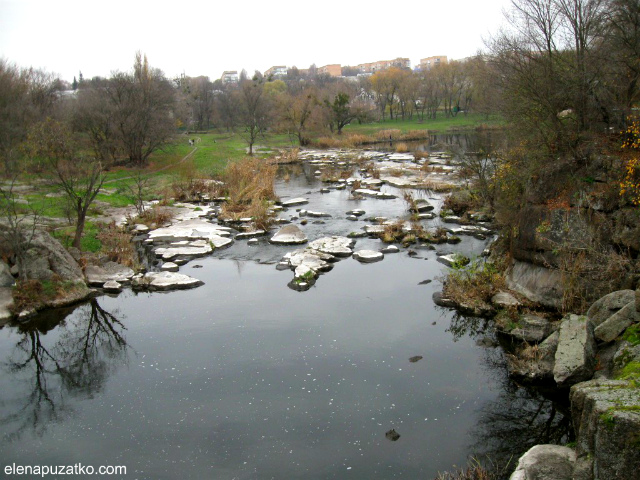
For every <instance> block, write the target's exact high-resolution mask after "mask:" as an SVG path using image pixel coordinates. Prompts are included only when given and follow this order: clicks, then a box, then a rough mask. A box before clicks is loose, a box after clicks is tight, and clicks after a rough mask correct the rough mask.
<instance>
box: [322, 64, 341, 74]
mask: <svg viewBox="0 0 640 480" xmlns="http://www.w3.org/2000/svg"><path fill="white" fill-rule="evenodd" d="M318 75H330V76H332V77H341V76H342V66H340V65H338V64H334V65H325V66H324V67H320V68H318Z"/></svg>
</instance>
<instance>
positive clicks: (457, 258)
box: [436, 253, 470, 267]
mask: <svg viewBox="0 0 640 480" xmlns="http://www.w3.org/2000/svg"><path fill="white" fill-rule="evenodd" d="M436 260H438V262H440V263H443V264H445V265H446V266H447V267H453V266H454V265H460V266H464V265H467V264H468V263H469V262H470V260H469V259H468V258H467V257H465V256H464V255H460V254H459V253H451V254H449V255H442V256H439V257H438V258H437V259H436Z"/></svg>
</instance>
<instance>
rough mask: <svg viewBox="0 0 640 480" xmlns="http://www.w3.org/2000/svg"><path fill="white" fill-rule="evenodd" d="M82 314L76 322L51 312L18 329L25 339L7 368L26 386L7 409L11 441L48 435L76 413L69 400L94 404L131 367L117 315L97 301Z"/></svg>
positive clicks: (81, 309)
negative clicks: (116, 373) (112, 378)
mask: <svg viewBox="0 0 640 480" xmlns="http://www.w3.org/2000/svg"><path fill="white" fill-rule="evenodd" d="M78 310H79V312H80V314H79V315H75V314H74V315H73V316H71V312H72V311H73V309H65V310H62V311H57V312H49V313H48V314H47V315H44V316H43V317H42V318H41V319H40V320H39V321H33V322H29V323H28V324H25V325H20V326H19V327H18V331H19V333H20V335H21V336H20V339H19V341H18V342H17V343H16V345H15V347H14V349H13V351H12V353H11V355H10V356H9V358H8V360H7V361H6V362H5V363H4V365H3V367H4V369H5V370H6V371H7V372H8V373H10V374H11V375H12V376H13V377H15V378H19V379H21V380H22V388H19V389H18V391H17V392H16V393H17V395H15V396H14V397H12V398H11V399H10V400H7V401H6V402H5V403H4V404H3V405H2V407H3V413H2V417H0V425H2V426H3V429H4V430H5V431H6V432H8V433H5V435H4V437H5V439H8V440H14V439H17V438H19V437H20V436H21V435H22V434H23V433H24V432H26V431H28V430H31V431H33V432H34V433H35V434H36V435H42V434H43V433H44V432H45V431H46V428H47V425H48V424H50V422H52V421H55V420H58V419H60V418H63V417H64V416H66V415H69V414H70V413H71V411H70V409H69V408H68V407H67V406H66V402H65V398H66V395H73V396H80V397H82V398H92V397H93V396H94V395H95V394H97V393H99V392H101V391H102V390H103V388H104V385H105V383H106V381H107V378H108V377H109V375H110V373H111V372H113V371H114V369H116V368H118V367H120V366H121V365H123V364H126V363H127V361H128V353H129V348H130V347H129V346H128V344H127V341H126V339H125V337H124V331H125V330H126V327H125V326H124V324H123V323H122V320H121V318H119V316H118V312H117V310H116V311H114V312H108V311H106V310H105V309H103V308H102V307H101V306H100V304H99V303H98V301H97V300H96V299H92V300H90V301H89V302H88V303H87V304H85V305H82V306H80V307H78ZM74 313H75V312H74ZM67 317H69V318H72V319H71V320H67ZM56 326H57V327H58V328H56V329H55V330H53V329H54V328H55V327H56ZM6 407H9V408H8V411H9V412H8V413H5V410H6V409H7V408H6ZM12 407H13V408H12Z"/></svg>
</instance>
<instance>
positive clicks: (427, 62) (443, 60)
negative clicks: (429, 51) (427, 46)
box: [420, 55, 448, 70]
mask: <svg viewBox="0 0 640 480" xmlns="http://www.w3.org/2000/svg"><path fill="white" fill-rule="evenodd" d="M447 63H448V60H447V56H446V55H438V56H435V57H428V58H423V59H422V60H420V70H431V69H432V68H433V67H436V66H438V65H446V64H447Z"/></svg>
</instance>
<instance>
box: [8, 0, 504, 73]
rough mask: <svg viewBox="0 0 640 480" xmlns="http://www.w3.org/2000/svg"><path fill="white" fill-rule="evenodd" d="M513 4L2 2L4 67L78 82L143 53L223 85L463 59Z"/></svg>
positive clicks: (475, 0)
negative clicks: (312, 68) (272, 74)
mask: <svg viewBox="0 0 640 480" xmlns="http://www.w3.org/2000/svg"><path fill="white" fill-rule="evenodd" d="M508 5H509V0H420V1H415V0H396V1H389V0H385V1H380V0H320V1H316V2H309V1H304V0H295V1H294V0H263V1H254V0H222V1H219V0H217V1H216V0H210V1H206V0H193V1H190V2H189V1H185V2H180V1H177V0H174V1H171V2H169V1H166V0H154V1H150V0H126V1H125V0H102V1H99V2H98V1H96V0H83V1H77V0H70V1H64V0H61V1H56V0H0V58H4V59H5V60H8V61H9V62H12V63H15V64H17V65H18V66H21V67H29V66H33V67H36V68H43V69H45V70H47V71H49V72H54V73H58V74H60V75H61V76H62V78H63V79H65V80H68V81H72V80H73V77H74V75H75V76H77V75H78V72H79V71H82V73H83V75H84V77H85V78H91V77H93V76H95V75H100V76H109V75H110V73H111V72H112V71H115V70H120V71H128V70H129V69H130V68H131V67H132V65H133V60H134V56H135V52H136V51H137V50H140V51H141V52H143V53H145V54H146V55H147V57H148V59H149V63H150V64H151V66H152V67H156V68H160V69H162V70H163V71H164V72H165V74H166V75H167V76H168V77H174V76H175V75H178V74H180V73H182V72H184V73H186V74H187V75H189V76H198V75H208V76H209V77H211V79H212V80H213V79H216V78H219V77H220V75H221V74H222V72H223V71H224V70H238V72H239V71H240V70H242V69H243V68H245V69H246V70H247V72H249V73H250V74H251V73H253V71H254V70H256V69H257V70H260V71H262V72H264V71H265V70H266V69H268V68H269V67H271V66H273V65H286V66H288V67H291V66H293V65H295V66H297V67H298V68H307V67H309V65H311V64H312V63H315V64H316V65H317V66H318V67H320V66H323V65H327V64H332V63H339V64H341V65H343V66H344V65H357V64H359V63H365V62H373V61H376V60H391V59H394V58H397V57H408V58H409V59H410V60H411V65H412V66H415V65H416V64H417V63H418V62H419V60H420V59H421V58H426V57H430V56H433V55H447V56H448V57H449V58H454V59H455V58H463V57H466V56H469V55H473V54H474V53H476V51H477V50H478V49H480V48H483V42H482V38H483V37H487V36H488V35H489V33H492V32H495V31H496V30H497V28H498V27H499V25H500V24H501V23H503V15H502V10H503V8H506V7H508Z"/></svg>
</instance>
